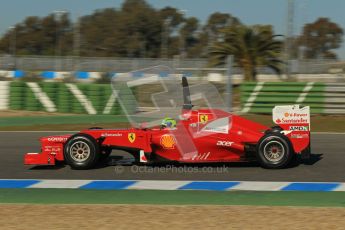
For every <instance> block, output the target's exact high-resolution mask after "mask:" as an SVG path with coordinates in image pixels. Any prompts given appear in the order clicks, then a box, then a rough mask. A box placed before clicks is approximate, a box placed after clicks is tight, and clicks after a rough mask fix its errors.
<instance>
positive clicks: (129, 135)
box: [128, 133, 135, 143]
mask: <svg viewBox="0 0 345 230" xmlns="http://www.w3.org/2000/svg"><path fill="white" fill-rule="evenodd" d="M128 140H129V142H131V143H133V142H134V141H135V133H128Z"/></svg>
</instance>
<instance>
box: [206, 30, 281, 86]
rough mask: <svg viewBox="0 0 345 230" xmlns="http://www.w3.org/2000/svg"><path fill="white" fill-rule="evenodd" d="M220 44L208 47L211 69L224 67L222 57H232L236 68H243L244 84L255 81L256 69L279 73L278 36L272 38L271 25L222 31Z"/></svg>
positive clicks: (279, 51)
mask: <svg viewBox="0 0 345 230" xmlns="http://www.w3.org/2000/svg"><path fill="white" fill-rule="evenodd" d="M222 32H223V41H222V42H216V43H215V45H214V46H213V47H212V48H211V52H210V64H211V66H217V65H223V64H225V60H226V57H227V56H228V55H233V56H234V60H235V63H236V64H237V66H239V67H240V68H242V69H243V72H244V77H245V78H244V79H245V80H246V81H256V75H257V67H264V66H266V67H269V68H271V69H273V70H274V71H275V72H276V73H278V74H280V73H281V67H282V64H283V62H282V61H281V60H279V56H280V53H281V50H282V42H281V41H279V40H276V37H278V36H281V35H273V33H272V28H271V26H262V25H256V26H245V25H238V26H232V27H228V28H226V29H224V30H223V31H222Z"/></svg>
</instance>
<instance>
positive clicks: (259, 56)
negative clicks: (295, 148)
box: [0, 0, 343, 77]
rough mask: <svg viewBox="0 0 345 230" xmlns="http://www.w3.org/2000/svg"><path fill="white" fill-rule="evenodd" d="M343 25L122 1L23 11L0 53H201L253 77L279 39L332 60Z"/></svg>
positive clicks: (300, 53) (275, 61)
mask: <svg viewBox="0 0 345 230" xmlns="http://www.w3.org/2000/svg"><path fill="white" fill-rule="evenodd" d="M342 36H343V29H342V28H341V27H340V26H339V25H337V24H336V23H334V22H332V21H330V20H329V19H328V18H319V19H317V20H316V21H315V22H313V23H309V24H306V25H305V26H304V27H303V31H302V33H301V35H299V36H296V37H293V38H285V37H284V36H279V35H276V34H275V33H274V31H273V29H272V26H270V25H253V26H249V25H245V24H243V23H242V22H241V21H240V19H239V18H237V17H235V16H233V15H231V14H229V13H220V12H215V13H213V14H211V15H210V16H209V17H208V19H207V21H206V22H205V23H204V24H202V23H201V22H200V21H199V20H198V19H197V18H195V17H187V16H186V14H185V13H184V12H183V11H181V10H179V9H177V8H173V7H165V8H162V9H155V8H153V7H152V6H151V5H149V4H148V3H147V2H146V1H145V0H125V1H124V2H123V4H122V6H121V7H120V8H119V9H115V8H106V9H100V10H96V11H95V12H93V13H92V14H91V15H86V16H82V17H80V18H79V19H78V20H77V21H76V22H72V20H71V18H70V15H69V14H68V12H61V11H60V12H53V13H51V14H50V15H48V16H45V17H37V16H31V17H27V18H26V19H24V20H23V21H22V22H20V23H18V24H16V25H15V26H14V27H13V28H11V29H9V30H8V31H7V32H6V33H5V34H4V35H3V36H2V37H1V38H0V54H10V55H51V56H54V55H56V56H65V55H68V56H86V57H128V58H172V57H175V56H177V55H178V56H179V57H180V58H209V59H210V64H211V65H219V64H222V63H224V60H225V57H226V56H227V55H229V54H233V55H234V58H235V61H236V63H237V64H238V65H239V66H240V67H242V68H244V70H245V69H247V71H248V73H247V75H248V76H253V77H255V74H256V73H255V68H256V66H268V67H270V68H272V69H273V70H275V71H278V72H279V71H280V70H281V64H282V60H283V58H282V54H283V49H284V44H285V42H290V45H291V50H290V51H289V53H290V58H305V59H320V58H331V59H336V58H337V56H336V53H335V52H334V50H335V49H337V48H339V47H340V46H341V43H342Z"/></svg>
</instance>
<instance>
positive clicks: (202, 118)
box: [199, 114, 208, 123]
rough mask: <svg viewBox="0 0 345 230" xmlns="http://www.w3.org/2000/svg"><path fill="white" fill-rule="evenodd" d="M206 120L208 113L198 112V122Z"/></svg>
mask: <svg viewBox="0 0 345 230" xmlns="http://www.w3.org/2000/svg"><path fill="white" fill-rule="evenodd" d="M207 121H208V115H206V114H200V115H199V122H200V123H206V122H207Z"/></svg>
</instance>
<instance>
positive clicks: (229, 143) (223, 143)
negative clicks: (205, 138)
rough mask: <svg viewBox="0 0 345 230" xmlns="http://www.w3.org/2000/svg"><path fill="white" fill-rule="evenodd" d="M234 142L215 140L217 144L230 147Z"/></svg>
mask: <svg viewBox="0 0 345 230" xmlns="http://www.w3.org/2000/svg"><path fill="white" fill-rule="evenodd" d="M233 143H234V142H231V141H217V146H228V147H230V146H231V145H232V144H233Z"/></svg>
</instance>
